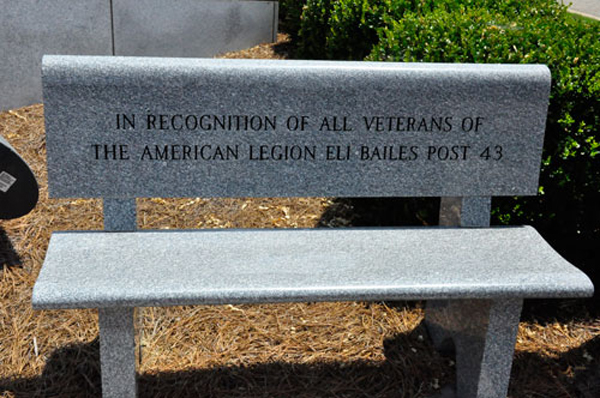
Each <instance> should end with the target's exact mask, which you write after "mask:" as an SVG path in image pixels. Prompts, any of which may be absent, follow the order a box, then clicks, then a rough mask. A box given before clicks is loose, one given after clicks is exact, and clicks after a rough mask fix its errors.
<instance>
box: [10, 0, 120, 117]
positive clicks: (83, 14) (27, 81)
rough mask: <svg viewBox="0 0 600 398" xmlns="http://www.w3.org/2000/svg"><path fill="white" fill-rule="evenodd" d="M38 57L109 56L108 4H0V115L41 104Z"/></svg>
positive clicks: (89, 0)
mask: <svg viewBox="0 0 600 398" xmlns="http://www.w3.org/2000/svg"><path fill="white" fill-rule="evenodd" d="M43 54H95V55H103V54H104V55H111V54H112V34H111V23H110V2H109V0H86V1H73V0H52V1H46V0H18V1H14V0H0V111H2V110H6V109H14V108H19V107H21V106H25V105H31V104H34V103H38V102H41V100H42V76H41V73H40V68H41V63H42V55H43Z"/></svg>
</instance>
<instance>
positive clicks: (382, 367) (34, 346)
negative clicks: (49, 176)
mask: <svg viewBox="0 0 600 398" xmlns="http://www.w3.org/2000/svg"><path fill="white" fill-rule="evenodd" d="M285 40H286V37H285V36H283V35H282V36H280V42H279V43H278V44H276V45H261V46H258V47H255V48H253V49H249V50H244V51H240V52H237V53H231V54H226V55H225V56H226V57H230V58H285V57H286V56H287V53H288V51H289V45H288V44H286V42H285ZM43 130H44V127H43V108H42V106H41V105H34V106H30V107H25V108H21V109H16V110H13V111H8V112H2V113H0V134H1V135H2V136H4V137H5V138H6V139H7V140H8V141H9V142H10V143H11V144H12V145H13V146H14V148H15V149H16V150H17V151H18V152H19V153H20V154H21V155H22V156H23V157H24V158H25V160H26V161H27V162H28V163H29V164H30V165H31V167H32V169H33V171H34V173H35V174H36V176H37V178H38V181H39V184H40V188H41V194H40V201H39V203H38V205H37V207H36V208H35V209H34V210H33V212H31V213H30V214H28V215H27V216H25V217H22V218H19V219H16V220H10V221H2V222H0V397H87V396H99V394H100V386H99V383H100V379H99V371H100V370H99V361H98V337H97V336H98V330H97V314H96V312H95V311H91V310H72V311H33V310H32V309H31V305H30V299H31V290H32V286H33V284H34V281H35V278H36V276H37V274H38V272H39V270H40V267H41V264H42V261H43V258H44V254H45V251H46V248H47V245H48V239H49V237H50V233H51V232H52V231H55V230H74V229H101V228H102V214H101V202H100V200H83V199H75V200H66V199H60V200H57V199H48V195H47V190H46V169H45V143H44V131H43ZM336 206H343V204H339V203H338V202H336V201H334V200H332V199H327V198H310V199H308V198H307V199H293V200H292V199H214V200H207V199H201V198H187V199H173V200H171V199H169V200H166V199H143V200H138V208H139V213H138V225H139V227H140V228H143V229H150V228H152V229H162V228H245V227H255V228H280V227H293V228H296V227H314V226H317V225H322V226H323V225H324V226H339V225H346V224H349V223H350V221H349V220H347V219H346V218H345V216H343V215H344V214H346V213H347V211H348V209H339V210H343V211H339V212H338V213H339V214H340V216H339V217H335V216H333V217H327V218H326V219H324V218H323V214H324V213H325V212H326V211H327V212H330V213H331V212H333V213H334V214H335V213H336V210H338V209H336ZM582 313H583V315H582V316H579V317H576V319H566V320H565V319H561V321H560V322H559V321H557V320H554V319H546V320H544V321H535V320H530V321H526V322H522V323H521V325H520V330H519V336H518V342H517V347H516V356H515V363H514V366H513V377H512V384H511V397H598V396H600V381H599V376H600V367H599V366H598V361H599V360H600V337H599V336H600V322H599V321H598V320H597V319H593V318H591V317H590V316H585V311H582ZM137 320H138V327H139V341H140V353H139V357H140V358H139V360H140V367H139V373H140V396H141V397H210V396H219V397H288V396H297V397H392V396H394V397H424V396H429V395H431V394H435V393H436V392H439V391H440V389H441V387H442V386H444V385H446V384H447V383H449V382H451V381H452V379H453V377H454V362H453V361H452V359H451V358H445V357H442V356H440V355H439V354H438V353H436V352H435V351H434V349H433V347H432V345H431V343H430V342H429V339H428V337H427V334H426V331H425V329H424V327H423V325H422V320H423V309H422V305H421V303H353V302H351V303H300V304H278V305H240V306H231V305H225V306H191V307H175V308H145V309H140V310H138V316H137Z"/></svg>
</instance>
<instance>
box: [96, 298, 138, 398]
mask: <svg viewBox="0 0 600 398" xmlns="http://www.w3.org/2000/svg"><path fill="white" fill-rule="evenodd" d="M98 320H99V324H100V368H101V372H102V397H103V398H135V397H136V396H137V382H136V373H135V367H136V360H135V334H134V327H133V326H134V325H133V308H100V309H98Z"/></svg>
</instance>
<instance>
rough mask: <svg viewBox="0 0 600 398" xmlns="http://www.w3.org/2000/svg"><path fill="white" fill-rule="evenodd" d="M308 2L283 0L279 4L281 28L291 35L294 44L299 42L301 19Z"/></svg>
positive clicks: (303, 0)
mask: <svg viewBox="0 0 600 398" xmlns="http://www.w3.org/2000/svg"><path fill="white" fill-rule="evenodd" d="M305 4H306V0H281V1H280V2H279V28H280V30H282V31H283V32H286V33H287V34H289V35H290V38H291V40H292V42H294V43H297V42H298V32H299V31H300V19H301V17H302V11H303V9H304V5H305Z"/></svg>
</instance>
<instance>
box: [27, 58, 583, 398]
mask: <svg viewBox="0 0 600 398" xmlns="http://www.w3.org/2000/svg"><path fill="white" fill-rule="evenodd" d="M43 65H44V66H43V82H44V104H45V117H46V133H47V150H48V174H49V182H48V184H49V193H50V196H51V197H101V198H103V199H104V223H105V231H74V232H55V233H54V234H53V235H52V238H51V240H50V245H49V248H48V252H47V255H46V259H45V261H44V264H43V267H42V269H41V271H40V274H39V277H38V280H37V282H36V284H35V287H34V291H33V299H32V301H33V306H34V308H36V309H59V308H98V309H99V323H100V353H101V368H102V391H103V396H104V397H134V396H136V391H137V387H136V361H135V354H134V351H135V347H134V344H135V343H134V327H133V323H134V322H133V309H134V308H135V307H153V306H172V305H193V304H225V303H227V304H236V303H276V302H295V301H310V302H312V301H338V300H351V301H352V300H360V301H363V300H365V301H370V300H376V301H380V300H427V309H426V324H427V326H428V330H429V332H430V335H431V338H432V339H433V342H434V344H435V345H436V347H438V348H448V347H453V348H454V349H455V351H456V363H457V386H456V388H457V395H458V396H459V397H504V396H506V393H507V389H508V384H509V378H510V369H511V364H512V357H513V353H514V345H515V340H516V333H517V328H518V323H519V317H520V313H521V306H522V302H523V299H525V298H531V297H536V298H541V297H586V296H590V295H591V294H592V293H593V286H592V284H591V282H590V280H589V279H588V278H587V276H585V274H583V273H582V272H581V271H579V270H578V269H576V268H575V267H574V266H572V265H571V264H569V263H568V262H567V261H566V260H564V259H563V258H561V257H560V256H559V255H558V254H557V253H556V252H555V251H554V250H553V249H552V248H551V247H550V246H549V245H548V244H547V243H546V242H545V241H544V240H543V239H542V238H541V236H540V235H539V234H538V233H537V232H536V231H535V230H534V229H533V228H531V227H527V226H521V227H490V226H489V224H490V206H491V197H492V196H495V195H511V196H515V195H535V194H536V193H537V188H538V187H537V184H538V178H539V164H540V158H541V150H542V142H543V134H544V126H545V117H546V111H547V104H548V95H549V87H550V75H549V72H548V69H547V68H546V67H544V66H532V65H442V64H438V65H428V64H396V63H379V64H378V63H366V62H309V61H249V60H193V59H185V60H184V59H152V58H143V59H140V58H105V57H69V56H52V57H45V58H44V62H43ZM198 196H201V197H269V196H270V197H286V196H287V197H294V196H345V197H356V196H362V197H365V196H377V197H381V196H440V197H442V201H441V208H440V224H441V225H440V226H438V227H423V228H348V229H310V230H306V229H275V230H250V229H248V230H186V231H136V204H135V198H137V197H198Z"/></svg>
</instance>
